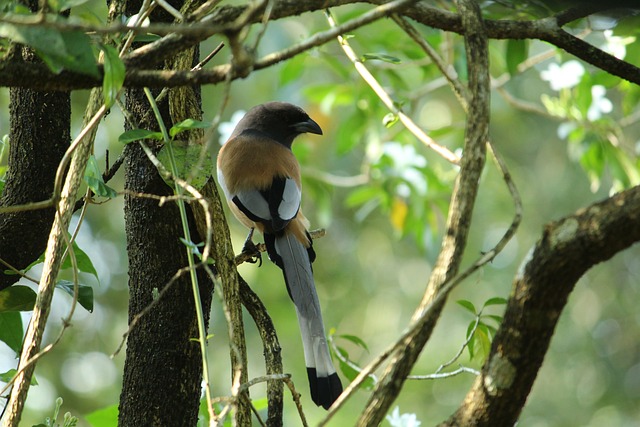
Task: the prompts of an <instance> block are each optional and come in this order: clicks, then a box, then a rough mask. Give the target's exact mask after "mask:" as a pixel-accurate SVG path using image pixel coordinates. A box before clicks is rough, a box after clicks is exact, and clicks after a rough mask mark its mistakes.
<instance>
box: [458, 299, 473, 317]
mask: <svg viewBox="0 0 640 427" xmlns="http://www.w3.org/2000/svg"><path fill="white" fill-rule="evenodd" d="M456 303H457V304H458V305H460V306H461V307H463V308H464V309H466V310H467V311H469V312H471V314H473V315H474V316H475V315H476V314H477V313H478V310H476V306H475V305H473V303H472V302H471V301H467V300H465V299H460V300H458V301H456Z"/></svg>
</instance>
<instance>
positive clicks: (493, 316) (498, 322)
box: [482, 314, 502, 325]
mask: <svg viewBox="0 0 640 427" xmlns="http://www.w3.org/2000/svg"><path fill="white" fill-rule="evenodd" d="M482 317H483V318H485V317H488V318H489V319H492V320H494V321H495V322H496V323H497V324H498V325H499V324H500V323H502V316H496V315H495V314H485V315H484V316H482Z"/></svg>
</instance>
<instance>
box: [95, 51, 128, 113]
mask: <svg viewBox="0 0 640 427" xmlns="http://www.w3.org/2000/svg"><path fill="white" fill-rule="evenodd" d="M100 49H101V50H102V52H103V53H104V76H103V78H102V95H103V96H104V103H105V105H106V106H107V107H111V106H112V105H113V104H114V103H115V102H116V99H117V98H118V93H120V89H122V85H123V84H124V76H125V67H124V63H123V62H122V59H120V55H119V54H118V51H117V50H116V48H114V47H113V46H109V45H106V44H101V45H100Z"/></svg>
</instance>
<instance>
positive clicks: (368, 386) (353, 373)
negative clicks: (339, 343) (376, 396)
mask: <svg viewBox="0 0 640 427" xmlns="http://www.w3.org/2000/svg"><path fill="white" fill-rule="evenodd" d="M336 349H337V350H338V351H339V352H340V354H341V355H342V357H343V358H344V359H347V360H349V355H348V353H347V352H346V351H345V350H344V349H343V348H341V347H336ZM349 362H351V363H353V361H351V360H349ZM338 365H339V366H340V371H342V373H343V374H344V376H345V377H347V379H348V380H349V381H353V380H354V379H355V378H356V377H357V376H358V374H360V371H359V370H358V369H356V368H354V366H356V365H355V363H353V365H354V366H352V365H351V364H349V363H345V362H344V361H343V360H342V359H338ZM375 385H376V379H375V377H374V376H373V375H368V376H367V379H366V380H364V381H363V382H362V384H361V385H360V388H362V389H365V390H373V387H374V386H375Z"/></svg>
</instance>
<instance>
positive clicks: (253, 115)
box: [232, 102, 322, 148]
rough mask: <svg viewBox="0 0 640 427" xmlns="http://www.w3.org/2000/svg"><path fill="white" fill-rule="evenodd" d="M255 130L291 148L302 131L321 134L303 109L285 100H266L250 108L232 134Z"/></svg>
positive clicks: (318, 127)
mask: <svg viewBox="0 0 640 427" xmlns="http://www.w3.org/2000/svg"><path fill="white" fill-rule="evenodd" d="M246 131H257V132H260V133H262V134H265V135H267V136H268V137H270V138H272V139H274V140H276V141H278V142H279V143H281V144H282V145H284V146H286V147H289V148H291V143H292V142H293V140H294V139H295V137H297V136H298V135H300V134H302V133H315V134H317V135H322V129H320V126H319V125H318V124H317V123H316V122H315V121H313V120H312V119H311V118H310V117H309V115H308V114H307V113H305V111H304V110H303V109H302V108H300V107H298V106H296V105H293V104H288V103H286V102H267V103H266V104H260V105H257V106H255V107H253V108H252V109H250V110H249V111H248V112H247V114H245V116H244V117H243V118H242V120H240V121H239V122H238V124H237V125H236V128H235V130H234V131H233V134H232V136H236V135H239V134H240V133H242V132H246Z"/></svg>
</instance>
